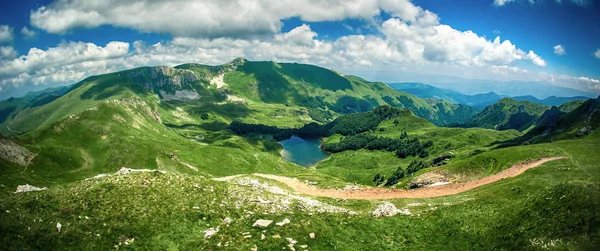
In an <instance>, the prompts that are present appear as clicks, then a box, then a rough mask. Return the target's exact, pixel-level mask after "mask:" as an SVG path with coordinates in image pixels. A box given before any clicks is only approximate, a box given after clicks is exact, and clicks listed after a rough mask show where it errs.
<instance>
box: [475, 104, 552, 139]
mask: <svg viewBox="0 0 600 251" xmlns="http://www.w3.org/2000/svg"><path fill="white" fill-rule="evenodd" d="M547 109H548V107H546V106H543V105H538V104H534V103H531V102H529V101H516V100H514V99H510V98H504V99H502V100H500V101H498V102H497V103H495V104H493V105H490V106H488V107H486V108H485V109H484V110H483V111H481V112H480V113H479V114H477V115H476V116H475V117H473V118H472V119H471V120H470V121H469V122H468V123H467V127H482V128H490V129H497V130H507V129H516V130H519V131H525V130H527V129H528V128H530V127H531V126H532V125H533V124H534V123H535V121H536V120H537V119H538V117H539V116H541V115H542V113H544V111H546V110H547Z"/></svg>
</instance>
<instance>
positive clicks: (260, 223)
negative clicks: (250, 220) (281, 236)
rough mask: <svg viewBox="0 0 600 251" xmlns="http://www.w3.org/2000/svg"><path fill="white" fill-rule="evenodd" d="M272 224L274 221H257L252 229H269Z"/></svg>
mask: <svg viewBox="0 0 600 251" xmlns="http://www.w3.org/2000/svg"><path fill="white" fill-rule="evenodd" d="M271 223H273V221H272V220H257V221H256V222H254V224H252V227H268V226H269V225H271Z"/></svg>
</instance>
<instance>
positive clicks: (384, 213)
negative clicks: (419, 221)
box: [371, 201, 411, 218]
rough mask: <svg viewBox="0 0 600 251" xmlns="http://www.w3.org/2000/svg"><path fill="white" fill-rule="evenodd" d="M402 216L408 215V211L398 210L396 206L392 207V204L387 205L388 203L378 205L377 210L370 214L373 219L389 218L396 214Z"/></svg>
mask: <svg viewBox="0 0 600 251" xmlns="http://www.w3.org/2000/svg"><path fill="white" fill-rule="evenodd" d="M399 213H401V214H404V215H410V214H411V213H410V211H408V209H402V210H398V209H397V208H396V206H394V204H392V203H389V202H387V201H386V202H384V203H383V204H381V205H379V206H378V207H377V209H375V211H373V213H371V216H373V217H376V218H378V217H391V216H394V215H396V214H399Z"/></svg>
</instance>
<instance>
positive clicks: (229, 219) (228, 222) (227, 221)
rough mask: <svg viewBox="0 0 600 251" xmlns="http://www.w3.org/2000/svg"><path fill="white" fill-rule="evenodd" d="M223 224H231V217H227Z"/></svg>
mask: <svg viewBox="0 0 600 251" xmlns="http://www.w3.org/2000/svg"><path fill="white" fill-rule="evenodd" d="M223 224H227V225H229V224H231V218H229V217H227V218H225V219H224V220H223Z"/></svg>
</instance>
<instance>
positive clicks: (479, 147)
mask: <svg viewBox="0 0 600 251" xmlns="http://www.w3.org/2000/svg"><path fill="white" fill-rule="evenodd" d="M402 133H407V135H409V136H411V137H416V138H418V139H420V140H422V141H427V140H432V141H433V146H431V147H429V148H428V152H429V157H426V158H419V157H408V158H404V159H403V158H398V157H397V156H395V154H394V153H393V152H387V151H369V150H364V149H363V150H359V151H344V152H341V153H336V154H333V155H331V156H330V157H329V158H328V159H327V160H325V161H322V162H320V163H318V165H316V166H315V168H316V169H317V170H318V171H319V172H321V173H325V174H328V175H330V176H333V177H338V178H340V179H342V180H344V181H346V182H352V183H354V182H356V183H359V184H363V185H375V183H374V182H373V178H374V176H375V175H376V174H381V175H384V176H385V177H390V176H391V175H392V174H393V173H394V172H395V171H396V170H397V169H398V168H401V169H405V168H406V167H407V166H408V165H409V163H411V162H412V161H415V160H427V159H434V158H436V157H439V156H453V158H452V159H451V161H450V163H452V162H454V161H458V160H461V159H465V158H469V157H470V156H473V155H477V154H479V153H482V152H486V151H490V150H491V149H493V147H494V146H493V145H492V144H493V143H494V142H498V141H504V140H509V139H513V138H515V137H518V136H519V135H520V134H519V133H518V132H517V131H515V130H505V131H496V130H490V129H482V128H467V129H465V128H443V127H437V126H435V125H434V124H432V123H431V122H429V121H427V120H425V119H422V118H419V117H416V116H415V115H414V114H412V113H411V112H407V113H404V114H403V115H401V116H398V117H394V118H391V119H388V120H385V121H382V122H381V123H380V124H379V125H378V126H377V128H376V129H374V130H372V131H370V132H366V133H365V134H369V135H374V136H378V137H385V138H391V139H393V138H398V137H399V135H401V134H402ZM340 138H342V136H341V135H333V136H331V137H328V138H326V139H325V144H327V143H331V142H337V141H339V140H340Z"/></svg>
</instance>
